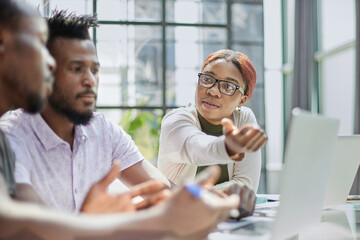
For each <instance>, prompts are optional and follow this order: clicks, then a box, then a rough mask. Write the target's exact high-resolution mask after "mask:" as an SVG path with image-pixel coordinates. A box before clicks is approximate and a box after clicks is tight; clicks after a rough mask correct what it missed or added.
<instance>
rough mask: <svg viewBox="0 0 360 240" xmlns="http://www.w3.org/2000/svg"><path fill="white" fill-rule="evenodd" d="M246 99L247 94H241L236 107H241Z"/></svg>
mask: <svg viewBox="0 0 360 240" xmlns="http://www.w3.org/2000/svg"><path fill="white" fill-rule="evenodd" d="M247 100H248V96H247V95H242V96H241V100H240V102H239V105H238V107H241V106H242V105H244V104H245V103H246V101H247Z"/></svg>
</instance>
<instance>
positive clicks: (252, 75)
mask: <svg viewBox="0 0 360 240" xmlns="http://www.w3.org/2000/svg"><path fill="white" fill-rule="evenodd" d="M218 59H224V60H225V61H228V62H232V63H233V64H234V65H235V66H236V67H237V68H238V69H239V71H240V73H241V75H242V77H243V78H244V81H245V85H246V87H245V95H247V96H248V98H250V97H251V95H252V93H253V91H254V88H255V84H256V70H255V67H254V65H253V64H252V63H251V61H250V60H249V58H248V57H247V56H246V55H245V54H243V53H241V52H235V51H233V50H230V49H223V50H219V51H217V52H214V53H212V54H210V55H209V56H208V57H207V58H206V59H205V61H204V64H203V66H202V68H201V71H203V70H204V68H205V67H206V65H208V64H209V63H211V62H213V61H216V60H218Z"/></svg>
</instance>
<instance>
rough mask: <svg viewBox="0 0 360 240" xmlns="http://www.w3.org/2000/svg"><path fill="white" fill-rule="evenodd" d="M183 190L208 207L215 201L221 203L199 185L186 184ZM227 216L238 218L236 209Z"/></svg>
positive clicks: (238, 213)
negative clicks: (207, 204)
mask: <svg viewBox="0 0 360 240" xmlns="http://www.w3.org/2000/svg"><path fill="white" fill-rule="evenodd" d="M185 189H186V190H187V191H188V192H189V193H190V194H191V195H193V196H194V197H196V198H199V199H201V200H203V201H204V202H205V203H209V204H210V205H211V204H214V203H215V202H216V201H221V198H220V197H219V196H217V195H216V194H213V193H212V192H209V191H207V190H205V189H203V188H202V187H201V186H200V185H199V184H187V185H185ZM229 214H230V217H232V218H238V217H239V216H240V212H239V210H238V209H232V210H231V211H230V213H229Z"/></svg>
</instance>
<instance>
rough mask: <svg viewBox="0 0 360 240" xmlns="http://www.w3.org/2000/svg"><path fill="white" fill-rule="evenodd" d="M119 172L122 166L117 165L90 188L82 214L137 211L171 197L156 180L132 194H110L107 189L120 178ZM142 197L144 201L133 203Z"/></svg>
mask: <svg viewBox="0 0 360 240" xmlns="http://www.w3.org/2000/svg"><path fill="white" fill-rule="evenodd" d="M119 170H120V165H119V164H117V163H115V164H114V165H113V166H112V167H111V169H110V171H109V172H108V173H107V174H106V176H105V177H104V178H103V179H101V180H100V181H99V182H97V183H95V184H94V185H93V186H92V187H91V188H90V190H89V192H88V194H87V196H86V198H85V200H84V202H83V205H82V207H81V209H80V211H81V212H84V213H90V214H102V213H116V212H126V211H135V210H138V209H143V208H146V207H149V206H152V205H155V204H156V203H158V202H159V201H161V200H163V199H165V198H167V197H168V196H169V191H168V190H164V187H165V186H164V184H163V183H161V182H159V181H156V180H150V181H147V182H144V183H141V184H139V185H136V186H134V187H133V188H132V189H131V190H130V192H126V193H122V194H119V195H112V194H109V193H108V192H107V187H108V186H109V184H110V183H112V182H113V181H114V180H115V179H116V178H117V177H118V176H119V174H120V173H119ZM140 195H141V196H144V200H143V201H141V202H139V203H133V198H134V197H136V196H140ZM146 195H150V196H149V197H147V196H146Z"/></svg>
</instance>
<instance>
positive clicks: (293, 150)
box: [210, 109, 339, 240]
mask: <svg viewBox="0 0 360 240" xmlns="http://www.w3.org/2000/svg"><path fill="white" fill-rule="evenodd" d="M292 116H293V117H292V120H291V123H290V126H289V130H288V135H287V141H286V148H285V154H284V163H285V169H284V171H283V175H282V176H281V186H280V193H281V194H280V195H281V196H280V204H279V207H278V209H277V213H276V217H275V220H274V221H271V222H269V221H257V220H256V218H257V217H251V218H249V219H244V221H243V222H248V224H245V226H241V227H239V228H237V229H236V230H230V231H228V232H230V233H231V234H232V235H233V234H234V235H238V239H243V238H244V237H245V238H246V237H250V236H251V237H252V238H255V237H257V238H255V239H263V238H261V236H263V237H264V235H265V239H268V238H271V239H276V240H279V239H286V238H290V237H292V236H295V235H297V234H298V233H299V232H300V231H302V230H303V229H305V228H306V227H308V226H311V225H313V224H316V223H318V222H320V217H321V212H322V208H323V205H324V200H325V193H326V187H327V184H328V182H329V179H330V172H331V171H330V170H331V165H332V160H333V158H332V155H333V150H334V148H335V145H336V141H337V132H338V128H339V121H338V120H336V119H332V118H327V117H323V116H319V115H314V114H310V113H308V112H304V111H301V110H299V109H294V110H293V112H292ZM241 223H242V222H240V223H239V224H241ZM234 226H236V223H234ZM265 229H266V230H265ZM223 232H225V231H223ZM269 235H270V236H269ZM216 237H218V238H219V237H221V236H219V235H218V236H216ZM210 239H212V238H210ZM213 239H215V238H213Z"/></svg>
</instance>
